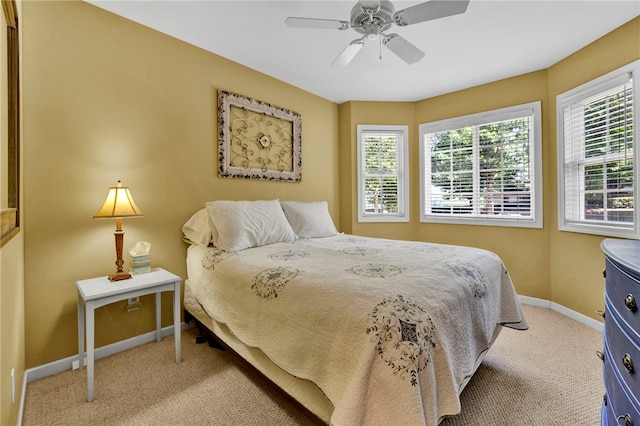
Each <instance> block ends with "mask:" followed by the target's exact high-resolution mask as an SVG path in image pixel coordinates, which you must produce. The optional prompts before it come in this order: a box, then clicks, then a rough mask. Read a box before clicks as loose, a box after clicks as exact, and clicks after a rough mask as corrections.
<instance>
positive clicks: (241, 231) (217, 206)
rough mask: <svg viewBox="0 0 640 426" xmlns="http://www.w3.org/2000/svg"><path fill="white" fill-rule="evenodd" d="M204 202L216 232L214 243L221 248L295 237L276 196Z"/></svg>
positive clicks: (239, 248)
mask: <svg viewBox="0 0 640 426" xmlns="http://www.w3.org/2000/svg"><path fill="white" fill-rule="evenodd" d="M206 206H207V211H208V212H209V217H210V218H211V221H212V222H213V226H214V227H215V229H216V231H217V234H218V235H217V240H214V244H215V246H216V247H218V248H219V249H221V250H224V251H238V250H244V249H247V248H250V247H260V246H264V245H267V244H273V243H279V242H286V241H294V240H295V239H296V234H295V233H294V232H293V229H291V225H289V222H287V218H286V217H285V215H284V213H283V211H282V208H281V207H280V202H279V201H278V200H269V201H210V202H208V203H206Z"/></svg>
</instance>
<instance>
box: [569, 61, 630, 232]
mask: <svg viewBox="0 0 640 426" xmlns="http://www.w3.org/2000/svg"><path fill="white" fill-rule="evenodd" d="M638 75H640V61H636V62H635V63H633V64H630V65H627V66H625V67H622V68H620V69H618V70H615V71H613V72H611V73H609V74H606V75H604V76H602V77H600V78H598V79H596V80H593V81H590V82H588V83H586V84H583V85H582V86H579V87H576V88H575V89H573V90H570V91H568V92H566V93H563V94H561V95H558V97H557V116H558V207H559V211H558V227H559V229H561V230H563V231H572V232H584V233H588V234H597V235H606V236H613V237H626V238H636V239H638V238H640V227H639V224H638V215H637V213H636V212H637V211H638V166H637V165H636V164H634V157H637V155H638V142H637V135H636V133H635V132H634V128H635V129H637V128H638V113H637V112H636V111H634V109H635V108H634V98H635V99H638V90H639V89H638V87H637V86H638V84H634V76H635V77H636V80H637V76H638ZM636 83H637V82H636ZM634 86H635V87H634Z"/></svg>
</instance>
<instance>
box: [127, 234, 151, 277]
mask: <svg viewBox="0 0 640 426" xmlns="http://www.w3.org/2000/svg"><path fill="white" fill-rule="evenodd" d="M150 252H151V243H148V242H146V241H138V242H137V243H136V244H135V245H134V246H133V247H131V249H129V264H130V265H131V271H130V272H131V274H132V275H137V274H146V273H147V272H151V255H150Z"/></svg>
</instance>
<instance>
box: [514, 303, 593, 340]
mask: <svg viewBox="0 0 640 426" xmlns="http://www.w3.org/2000/svg"><path fill="white" fill-rule="evenodd" d="M518 299H520V303H524V304H526V305H533V306H538V307H541V308H547V309H551V310H552V311H555V312H558V313H560V314H562V315H564V316H566V317H569V318H571V319H573V320H576V321H578V322H579V323H582V324H584V325H586V326H588V327H591V328H593V329H594V330H596V331H599V332H600V333H602V329H603V328H604V324H603V323H602V322H600V321H598V320H595V319H593V318H591V317H588V316H586V315H584V314H581V313H580V312H576V311H573V310H571V309H569V308H567V307H565V306H562V305H559V304H557V303H555V302H552V301H550V300H544V299H538V298H535V297H529V296H518Z"/></svg>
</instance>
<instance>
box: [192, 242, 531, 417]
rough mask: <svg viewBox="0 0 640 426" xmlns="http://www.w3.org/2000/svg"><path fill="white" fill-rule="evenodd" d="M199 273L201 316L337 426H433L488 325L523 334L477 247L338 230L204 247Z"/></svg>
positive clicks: (496, 269)
mask: <svg viewBox="0 0 640 426" xmlns="http://www.w3.org/2000/svg"><path fill="white" fill-rule="evenodd" d="M201 266H202V269H201V271H199V273H198V274H197V275H196V278H193V277H191V278H190V283H191V286H192V290H193V293H194V296H195V297H196V299H197V300H198V302H199V303H200V304H201V305H202V307H203V308H204V309H205V311H206V312H207V313H208V314H209V315H210V316H211V317H212V318H214V319H215V320H216V321H218V322H221V323H225V324H226V325H227V326H228V327H229V329H230V330H231V331H232V332H233V333H234V334H235V336H236V337H237V338H238V339H239V340H241V341H242V342H243V343H244V344H246V345H248V346H252V347H256V348H260V349H261V350H262V351H263V352H264V353H265V354H266V355H267V356H268V357H269V358H270V359H271V360H272V361H273V362H274V363H275V364H277V365H278V366H280V367H281V368H282V369H284V370H286V371H287V372H289V373H290V374H292V375H294V376H297V377H299V378H302V379H306V380H310V381H312V382H314V383H315V384H316V385H317V386H318V387H319V388H320V389H321V390H322V391H323V392H324V394H325V395H326V396H327V398H328V399H329V400H330V401H331V403H332V404H333V406H334V411H333V414H332V417H331V424H333V425H336V426H339V425H400V424H402V425H437V424H438V423H439V422H440V420H441V419H442V418H443V417H444V416H447V415H455V414H457V413H459V412H460V401H459V393H460V391H461V389H462V387H463V384H464V383H466V381H468V379H469V377H470V376H471V375H472V374H473V373H474V370H475V368H476V366H477V361H478V359H479V358H480V357H481V356H482V354H483V353H484V352H486V351H487V350H488V348H489V345H490V343H491V341H492V337H493V335H494V331H495V329H496V325H497V324H502V325H505V326H510V327H513V328H519V329H526V328H527V325H526V321H525V319H524V317H523V315H522V312H521V309H520V305H519V302H518V299H517V295H516V292H515V290H514V288H513V284H512V282H511V279H510V276H509V273H508V272H507V270H506V268H505V267H504V265H503V263H502V261H501V260H500V258H499V257H498V256H496V255H495V254H493V253H491V252H488V251H486V250H481V249H477V248H470V247H460V246H451V245H441V244H431V243H424V242H409V241H397V240H387V239H376V238H365V237H359V236H353V235H345V234H340V235H337V236H334V237H327V238H315V239H302V240H297V241H295V242H292V243H277V244H271V245H267V246H263V247H257V248H252V249H248V250H244V251H240V252H235V253H227V252H223V251H219V250H217V249H215V248H210V249H208V250H206V251H205V252H204V253H203V256H202V258H201Z"/></svg>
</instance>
